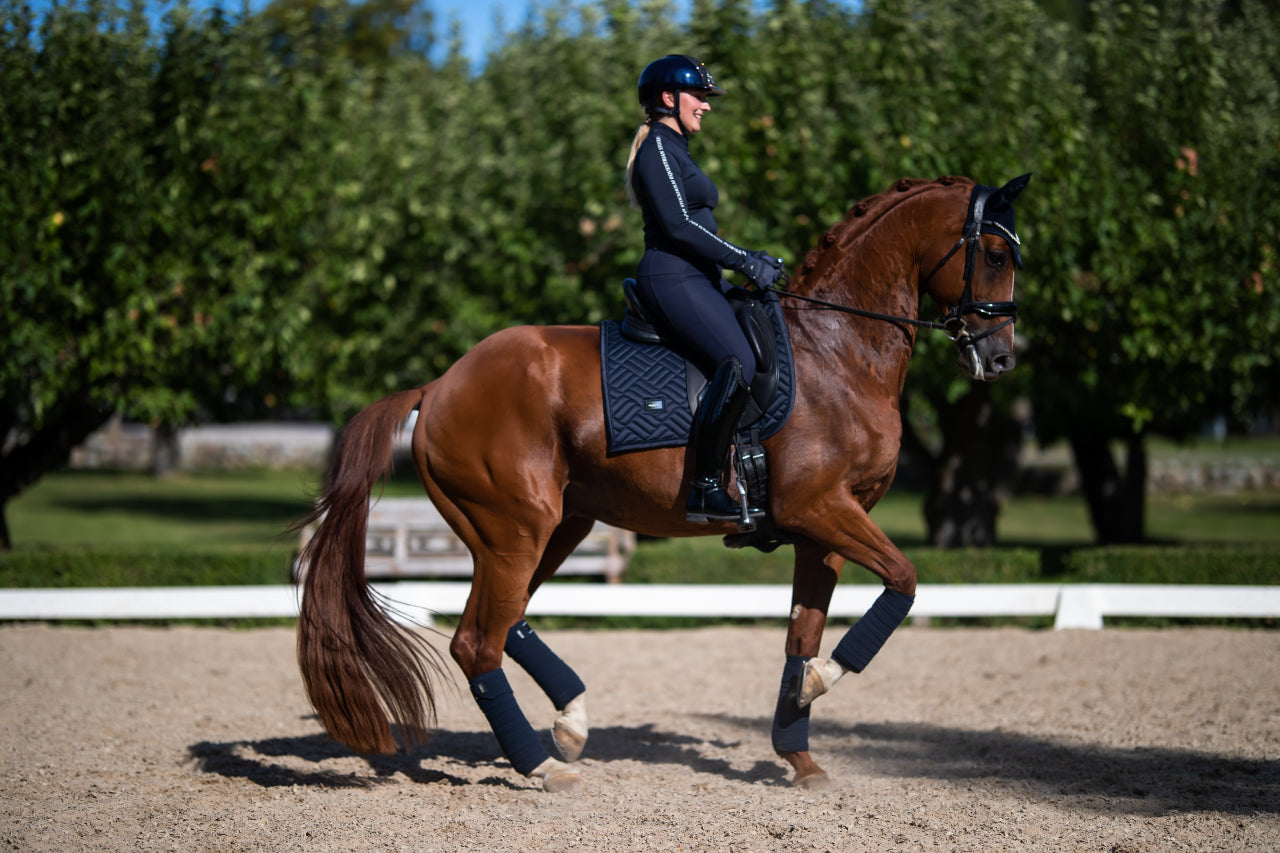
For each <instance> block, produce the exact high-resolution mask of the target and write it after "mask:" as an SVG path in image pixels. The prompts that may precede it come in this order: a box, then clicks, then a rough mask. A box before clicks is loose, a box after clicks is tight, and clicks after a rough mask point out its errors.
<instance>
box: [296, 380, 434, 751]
mask: <svg viewBox="0 0 1280 853" xmlns="http://www.w3.org/2000/svg"><path fill="white" fill-rule="evenodd" d="M424 394H425V388H417V389H413V390H409V391H401V392H399V393H396V394H392V395H390V396H388V397H384V398H383V399H381V400H379V401H377V402H376V403H373V404H372V405H370V406H369V407H368V408H366V409H364V410H363V411H361V412H360V413H359V414H357V415H356V416H355V417H354V418H352V419H351V421H350V423H348V424H347V426H346V428H345V429H344V430H343V431H342V436H341V438H340V439H339V442H338V446H337V450H336V452H335V454H334V458H333V463H332V465H331V467H330V469H329V474H328V476H327V477H326V479H325V484H324V490H323V492H322V493H321V496H320V499H319V500H318V501H317V502H316V506H315V508H314V509H313V510H312V511H311V513H310V514H309V515H307V516H306V517H305V518H303V519H302V520H300V521H299V522H298V526H303V525H306V524H311V523H314V522H316V521H319V522H320V524H319V528H318V529H317V530H316V533H315V535H314V536H313V537H312V538H311V540H310V542H308V543H307V545H306V547H305V548H304V549H303V551H302V555H301V565H302V568H303V570H305V572H306V578H305V582H304V586H303V595H302V608H301V612H300V613H299V616H298V665H299V667H300V668H301V670H302V681H303V683H304V684H305V686H306V690H307V697H308V698H309V699H310V700H311V704H312V706H313V707H314V708H315V710H316V712H317V713H318V714H319V715H320V720H321V722H322V723H323V724H324V727H325V730H326V731H327V732H328V733H329V735H330V736H331V737H333V738H334V739H335V740H337V741H340V742H341V743H344V744H346V745H347V746H349V747H350V748H351V749H353V750H355V751H356V752H361V753H375V752H379V753H380V752H394V751H395V750H396V746H397V744H396V735H395V732H394V731H393V729H392V725H393V723H394V725H395V727H396V728H397V729H398V731H399V736H400V741H401V742H402V743H403V744H404V745H405V746H406V747H412V746H415V745H417V744H420V743H421V742H423V741H424V740H425V739H426V736H427V734H428V732H429V731H430V729H431V728H432V727H433V726H434V724H435V698H434V695H433V692H432V686H431V680H432V677H433V675H439V674H440V673H441V672H442V669H441V661H440V655H439V653H438V652H436V651H435V650H434V649H433V648H432V647H431V646H430V645H429V644H428V643H427V642H426V641H425V639H424V638H423V637H422V636H421V635H418V634H414V633H412V632H411V631H409V630H408V629H406V628H404V627H401V626H400V625H398V624H397V623H396V622H394V621H392V619H391V618H390V617H389V616H388V615H387V613H386V612H385V611H384V610H383V608H382V607H381V606H379V603H378V601H377V599H376V598H375V596H374V593H373V591H372V590H371V589H370V588H369V584H368V581H367V580H366V579H365V573H364V555H365V533H366V531H367V529H368V524H369V495H370V492H371V491H372V490H373V487H374V486H375V485H377V483H378V482H379V481H380V480H382V479H383V477H385V475H386V473H387V471H388V470H389V469H390V467H391V451H392V439H393V437H394V435H395V433H396V431H397V430H398V429H399V428H400V426H401V425H402V424H403V423H404V421H405V419H406V418H407V417H408V416H409V413H410V412H412V411H413V410H414V408H416V407H417V406H418V405H419V404H420V403H421V401H422V399H423V396H424Z"/></svg>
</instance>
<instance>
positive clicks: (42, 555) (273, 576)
mask: <svg viewBox="0 0 1280 853" xmlns="http://www.w3.org/2000/svg"><path fill="white" fill-rule="evenodd" d="M318 484H319V475H318V474H306V473H299V472H239V473H218V474H201V475H192V474H181V475H177V476H173V477H169V478H165V479H154V478H151V477H149V476H146V475H141V474H110V473H101V472H74V471H65V472H60V473H57V474H53V475H50V476H48V477H46V478H44V479H43V480H41V481H40V482H39V483H37V484H36V485H35V486H34V487H33V488H32V489H30V490H29V491H28V492H27V493H25V494H24V495H22V496H21V497H20V498H18V499H17V500H15V501H12V502H10V504H9V507H8V519H9V525H10V531H11V533H12V535H13V538H14V543H15V551H14V553H13V555H12V557H11V558H6V557H4V556H3V555H0V585H5V586H39V585H46V584H52V585H59V586H90V585H97V584H104V585H144V584H147V585H149V584H170V583H172V584H210V583H278V582H281V581H282V580H283V579H284V577H285V571H286V567H287V566H288V563H289V559H290V556H291V554H292V552H293V550H294V548H295V547H296V544H297V539H296V537H295V536H294V535H292V534H289V533H287V532H286V529H287V527H288V525H289V524H290V523H291V522H292V521H293V520H294V519H296V518H298V517H299V516H300V515H301V514H302V513H304V512H305V511H306V509H307V508H308V506H309V504H310V496H311V495H312V494H314V492H315V490H316V489H317V487H318ZM386 493H387V494H389V495H410V496H416V495H421V494H422V492H421V488H420V487H419V485H418V484H417V481H416V479H415V478H414V475H413V474H412V472H411V471H402V472H401V473H400V474H399V475H397V476H396V477H394V478H392V480H391V481H390V483H389V484H388V486H387V489H386ZM872 518H874V519H875V520H876V522H877V523H878V524H880V525H881V527H882V528H883V529H884V530H885V532H886V533H887V534H888V535H889V536H890V538H892V539H893V540H894V541H895V542H896V543H897V544H898V546H899V547H901V548H902V549H903V550H904V551H905V552H906V553H907V555H908V556H909V557H911V558H912V560H913V561H915V563H916V565H917V567H918V568H919V571H920V579H921V581H922V582H924V583H953V582H1020V581H1027V580H1044V581H1048V580H1058V579H1071V578H1075V579H1086V578H1087V579H1091V580H1097V579H1099V578H1102V577H1105V576H1106V572H1107V571H1110V570H1109V569H1105V568H1099V565H1100V563H1099V560H1101V565H1104V566H1105V565H1112V564H1113V563H1116V564H1117V565H1119V566H1120V568H1116V569H1114V571H1117V572H1119V573H1120V575H1121V576H1120V577H1117V578H1113V579H1117V580H1122V579H1126V578H1128V577H1130V576H1132V577H1135V578H1142V579H1145V580H1147V581H1151V580H1152V579H1153V578H1158V577H1165V578H1166V581H1165V582H1170V581H1169V580H1168V578H1169V577H1174V578H1179V577H1184V576H1185V577H1187V578H1197V579H1199V578H1209V579H1212V578H1213V577H1217V576H1218V575H1217V574H1215V573H1218V572H1221V571H1226V570H1224V569H1222V566H1223V565H1224V563H1223V559H1222V558H1221V553H1222V552H1221V548H1220V547H1219V546H1221V545H1222V544H1224V543H1233V544H1237V545H1238V544H1241V543H1244V544H1246V545H1248V546H1250V547H1253V546H1256V547H1258V548H1260V549H1261V551H1259V552H1258V553H1259V554H1261V555H1262V556H1259V557H1256V558H1255V557H1251V556H1250V555H1249V554H1248V553H1246V554H1245V555H1244V557H1243V558H1242V559H1243V562H1244V563H1245V564H1246V568H1244V569H1243V570H1241V571H1240V572H1236V574H1237V575H1238V577H1236V578H1233V579H1232V580H1234V582H1237V583H1239V582H1264V583H1274V582H1280V569H1273V568H1271V566H1272V565H1273V564H1274V563H1269V562H1268V560H1271V559H1272V556H1274V555H1275V554H1276V553H1277V546H1280V524H1277V521H1280V495H1276V494H1258V493H1252V494H1241V495H1193V496H1185V495H1180V496H1172V497H1166V496H1153V497H1152V498H1151V499H1150V503H1149V523H1148V529H1149V531H1150V533H1151V535H1152V537H1153V538H1154V539H1157V540H1159V541H1160V542H1161V543H1163V544H1169V545H1174V546H1178V548H1177V549H1175V550H1172V551H1169V550H1166V551H1164V552H1163V553H1164V556H1160V554H1161V551H1160V550H1159V549H1154V548H1146V549H1138V550H1137V551H1134V552H1132V553H1129V552H1125V553H1122V554H1120V555H1119V556H1116V555H1115V554H1113V555H1112V556H1111V557H1105V556H1102V557H1096V558H1094V559H1092V561H1090V560H1081V559H1077V555H1079V554H1081V553H1095V552H1096V553H1104V552H1100V551H1099V550H1098V549H1093V548H1092V532H1091V530H1090V527H1089V523H1088V517H1087V513H1086V510H1085V507H1084V504H1083V502H1082V501H1081V500H1080V499H1078V498H1067V497H1042V496H1028V497H1018V498H1015V499H1014V500H1013V501H1011V502H1010V503H1009V505H1008V506H1007V507H1006V508H1005V510H1004V512H1003V514H1002V516H1001V519H1000V524H999V532H1000V535H1001V547H999V548H996V549H990V550H984V551H965V550H960V551H939V550H937V549H932V548H928V547H926V546H925V525H924V521H923V518H922V516H921V509H920V496H919V495H917V494H913V493H910V492H902V491H895V492H891V493H890V495H889V496H888V497H886V498H885V500H884V501H883V502H882V503H881V504H880V505H879V506H878V507H876V509H875V511H874V512H873V513H872ZM1215 549H1216V550H1215ZM179 555H180V556H179ZM1152 555H1155V556H1152ZM1178 555H1196V556H1194V560H1193V561H1192V563H1193V564H1188V563H1187V562H1186V561H1185V560H1183V559H1182V558H1181V557H1179V556H1178ZM1267 555H1271V556H1267ZM791 561H792V557H791V551H790V549H788V548H782V549H779V550H778V551H776V552H774V553H773V554H762V553H760V552H758V551H755V550H752V549H747V550H731V549H727V548H724V547H723V546H722V545H721V544H720V540H719V539H718V538H714V537H710V538H700V539H674V540H664V541H652V542H643V543H642V544H641V546H640V548H639V549H638V551H637V553H636V554H635V556H634V557H633V560H632V564H631V568H630V570H629V571H628V574H627V580H628V581H629V582H634V583H644V582H648V583H678V582H688V583H789V582H790V579H791ZM1117 561H1118V563H1117ZM1161 566H1165V567H1172V568H1169V569H1168V572H1174V574H1173V575H1169V574H1168V572H1165V574H1163V575H1162V574H1161V572H1162V571H1164V570H1163V569H1161V568H1160V567H1161ZM1178 566H1181V567H1182V568H1177V567H1178ZM1179 572H1180V573H1181V574H1178V573H1179ZM1100 573H1101V574H1100ZM845 579H846V582H853V583H859V582H864V583H876V582H877V581H876V579H875V578H874V577H873V576H872V575H871V574H870V573H869V572H866V571H863V570H862V569H860V568H858V567H856V566H850V567H848V569H846V571H845ZM1223 579H1224V580H1227V578H1226V577H1225V576H1224V577H1223ZM1181 582H1190V581H1189V580H1184V581H1181ZM1196 582H1204V581H1201V580H1197V581H1196Z"/></svg>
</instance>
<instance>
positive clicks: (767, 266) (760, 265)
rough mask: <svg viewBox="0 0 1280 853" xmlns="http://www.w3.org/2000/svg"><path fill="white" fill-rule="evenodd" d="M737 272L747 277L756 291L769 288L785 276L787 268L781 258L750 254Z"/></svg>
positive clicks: (762, 253) (765, 253) (755, 253)
mask: <svg viewBox="0 0 1280 853" xmlns="http://www.w3.org/2000/svg"><path fill="white" fill-rule="evenodd" d="M738 271H739V272H740V273H742V274H743V275H745V276H746V277H747V280H748V281H750V282H751V283H752V284H753V285H755V286H756V288H757V289H764V288H766V287H770V286H772V285H773V283H774V282H776V281H777V280H778V279H780V278H783V277H785V276H786V274H787V267H786V265H785V264H783V262H782V258H775V257H774V256H773V255H770V254H769V253H768V252H750V253H748V255H747V260H746V262H745V263H743V265H742V266H740V267H738Z"/></svg>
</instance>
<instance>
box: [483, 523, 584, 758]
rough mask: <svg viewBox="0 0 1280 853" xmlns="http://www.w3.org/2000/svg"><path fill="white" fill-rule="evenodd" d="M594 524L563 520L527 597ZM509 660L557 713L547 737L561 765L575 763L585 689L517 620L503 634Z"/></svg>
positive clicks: (580, 745) (525, 624)
mask: <svg viewBox="0 0 1280 853" xmlns="http://www.w3.org/2000/svg"><path fill="white" fill-rule="evenodd" d="M593 524H595V522H594V521H593V520H592V519H589V518H568V519H565V520H564V521H563V522H562V523H561V524H560V526H559V527H557V528H556V530H555V532H554V533H552V534H551V539H550V541H548V543H547V547H546V550H545V551H543V554H542V561H541V562H540V563H539V565H538V570H537V572H535V573H534V576H533V582H532V584H530V590H529V593H530V595H532V594H533V592H534V590H536V589H537V587H538V586H540V585H541V584H542V582H543V581H544V580H546V579H547V578H549V577H551V575H552V574H554V573H555V570H556V569H558V568H559V567H560V565H561V564H562V563H563V562H564V561H565V560H566V559H567V558H568V556H569V555H570V554H572V553H573V549H574V548H576V547H578V544H579V543H580V542H582V540H583V539H585V538H586V537H587V534H588V533H590V532H591V527H592V525H593ZM504 651H505V652H506V654H507V657H509V658H511V659H512V660H513V661H515V662H516V663H518V664H520V666H521V667H522V668H523V669H524V671H525V672H527V673H529V675H530V676H531V677H532V678H533V680H534V681H535V682H536V683H537V685H538V686H539V687H540V688H542V692H543V693H545V694H547V698H548V699H550V700H551V704H552V705H554V706H555V709H556V710H557V711H559V712H560V716H559V717H558V718H557V719H556V721H555V725H554V726H553V727H552V729H551V737H552V739H553V740H554V741H555V744H556V748H557V749H558V750H559V751H560V755H561V756H562V757H563V758H564V760H565V761H576V760H577V758H578V756H580V755H581V754H582V750H583V747H585V746H586V743H587V734H588V731H589V729H588V723H587V697H586V690H587V688H586V685H584V684H583V683H582V679H581V678H579V677H578V674H577V673H576V672H574V671H573V669H572V668H570V667H569V665H568V664H566V663H565V662H564V661H563V660H561V659H560V657H559V656H558V655H557V654H556V653H555V652H553V651H552V650H551V649H550V648H549V647H548V646H547V644H546V643H544V642H542V638H541V637H539V636H538V635H537V634H536V633H535V632H534V630H533V628H531V627H529V623H528V622H527V621H525V620H524V619H521V620H520V621H519V622H517V623H516V624H515V625H514V626H512V628H511V630H510V632H508V634H507V643H506V646H505V648H504Z"/></svg>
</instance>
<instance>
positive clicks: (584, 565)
mask: <svg viewBox="0 0 1280 853" xmlns="http://www.w3.org/2000/svg"><path fill="white" fill-rule="evenodd" d="M314 533H315V528H314V527H313V526H308V527H306V528H305V529H303V531H302V538H301V542H300V543H299V548H301V547H302V546H305V545H306V544H307V542H308V541H309V540H310V539H311V537H312V535H313V534H314ZM635 547H636V535H635V534H634V533H632V532H631V531H630V530H623V529H621V528H619V527H613V526H611V525H608V524H604V523H602V522H599V521H597V522H596V524H595V527H593V528H592V529H591V532H590V533H589V534H587V538H586V539H584V540H582V542H581V543H580V544H579V545H578V547H577V548H575V549H574V551H573V553H572V554H570V555H569V558H568V559H566V560H565V561H564V564H563V565H562V566H560V568H559V570H557V572H556V574H558V575H600V576H603V577H604V578H605V580H607V581H608V582H609V583H618V582H619V581H620V580H622V575H623V573H625V572H626V570H627V565H628V563H629V562H630V560H631V552H632V551H634V550H635ZM364 566H365V574H366V575H368V576H369V577H371V578H421V577H442V578H457V577H471V568H472V562H471V553H470V552H469V551H467V549H466V546H465V545H463V544H462V540H461V539H459V538H458V536H457V534H455V533H454V532H453V530H452V529H450V527H449V525H448V524H447V523H446V522H445V520H444V518H442V517H441V516H440V512H439V510H437V509H436V507H435V504H433V503H431V501H429V500H427V499H426V498H381V499H379V500H375V501H373V502H371V503H370V505H369V528H368V532H367V534H366V537H365V559H364ZM294 577H295V579H297V577H298V565H297V564H296V562H295V564H294Z"/></svg>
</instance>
